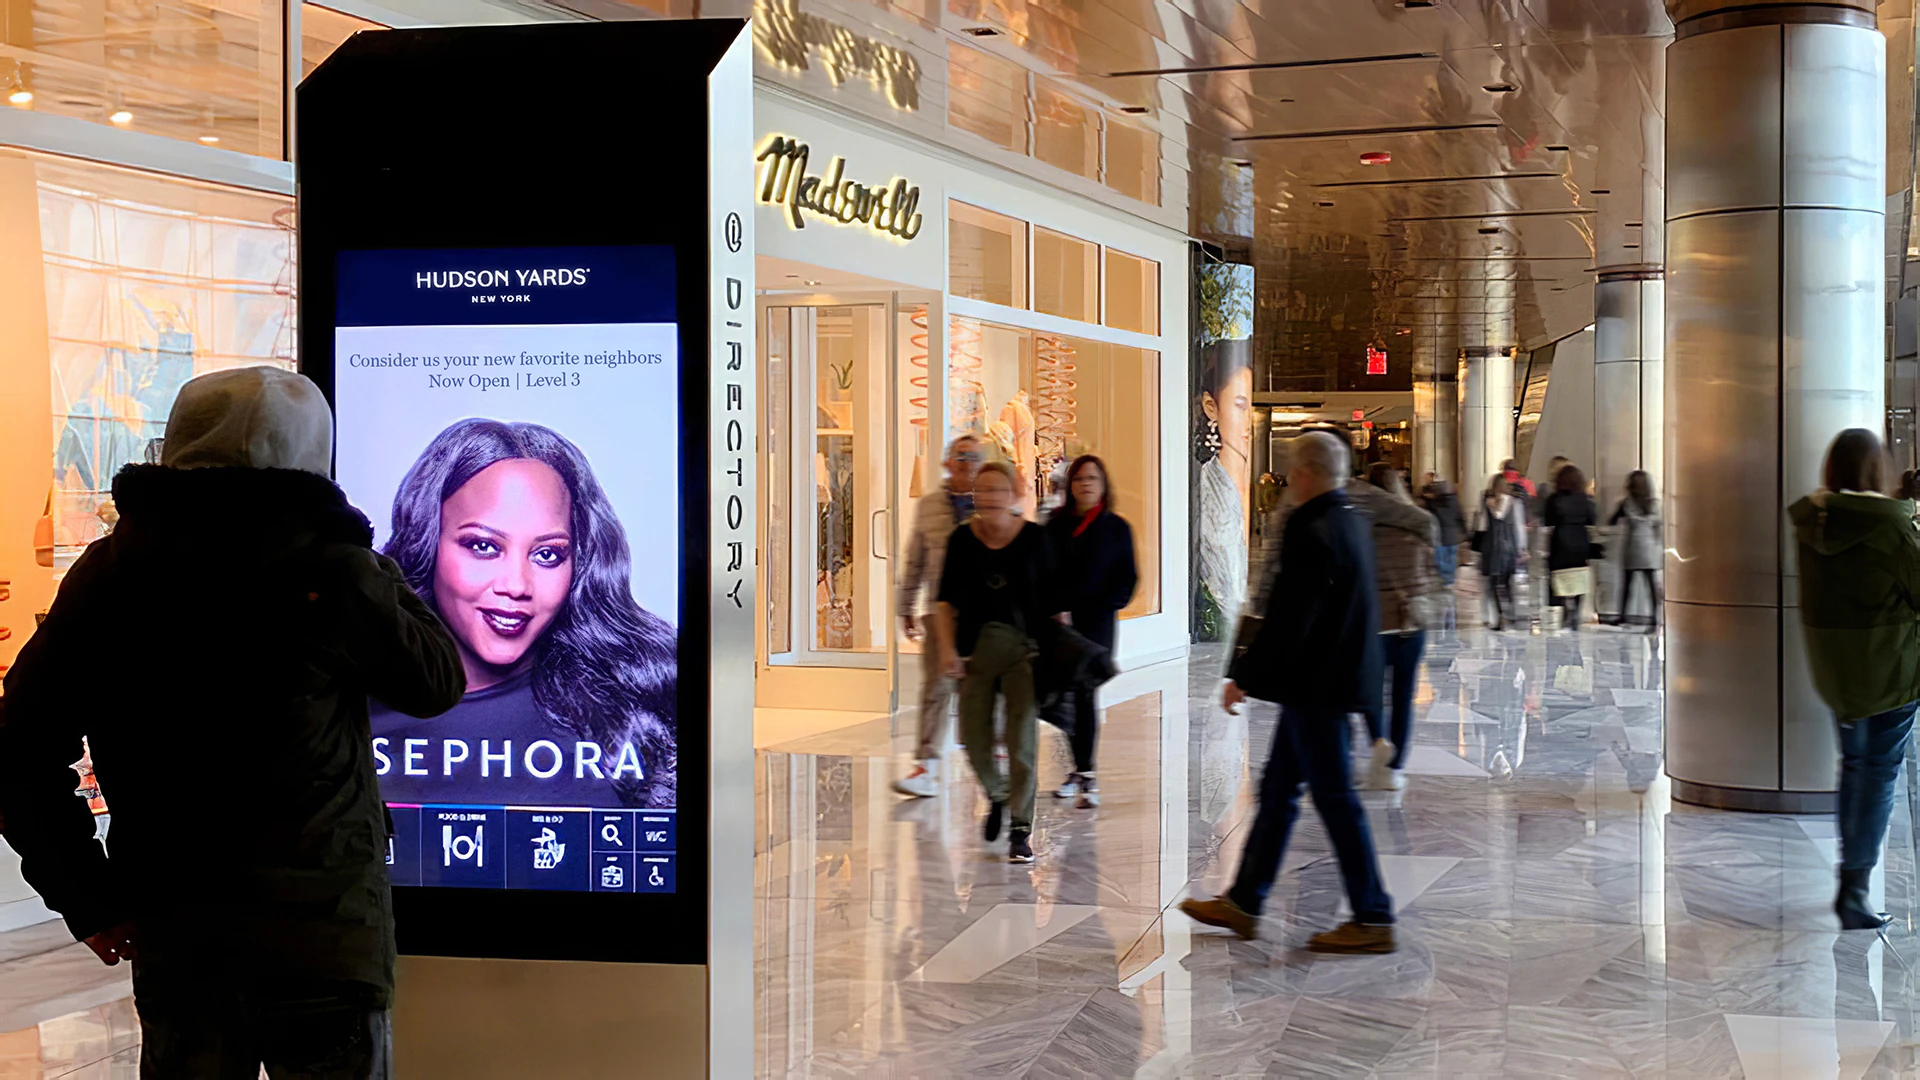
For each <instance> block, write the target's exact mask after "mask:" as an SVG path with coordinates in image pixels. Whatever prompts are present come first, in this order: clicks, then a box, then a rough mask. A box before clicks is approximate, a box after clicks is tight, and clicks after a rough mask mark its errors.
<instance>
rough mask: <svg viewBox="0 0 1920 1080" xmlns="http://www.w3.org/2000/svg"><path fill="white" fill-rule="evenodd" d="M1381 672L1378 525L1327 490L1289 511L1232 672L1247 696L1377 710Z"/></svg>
mask: <svg viewBox="0 0 1920 1080" xmlns="http://www.w3.org/2000/svg"><path fill="white" fill-rule="evenodd" d="M1381 673H1382V663H1381V653H1380V610H1379V598H1378V596H1377V595H1376V593H1375V590H1374V582H1373V526H1372V523H1371V522H1369V521H1368V520H1367V519H1366V517H1365V516H1364V515H1363V514H1361V513H1360V511H1358V510H1356V509H1354V507H1353V504H1352V503H1351V502H1350V501H1348V499H1347V495H1346V492H1344V491H1329V492H1327V493H1326V494H1323V495H1320V496H1317V497H1315V498H1313V499H1310V500H1308V501H1307V502H1305V503H1303V504H1301V505H1300V506H1298V507H1296V508H1295V509H1294V511H1293V512H1292V513H1291V514H1289V515H1287V528H1286V535H1285V536H1284V537H1282V539H1281V542H1280V572H1279V574H1278V575H1277V576H1276V577H1275V578H1274V580H1273V584H1272V586H1271V587H1270V588H1269V589H1268V590H1267V609H1266V615H1265V618H1264V619H1263V620H1262V622H1261V625H1260V630H1259V633H1258V634H1257V636H1255V637H1254V639H1253V644H1252V645H1251V646H1250V647H1248V649H1247V651H1246V652H1245V653H1243V654H1241V655H1240V656H1239V657H1238V658H1237V659H1235V660H1234V661H1233V664H1232V666H1231V667H1230V668H1229V670H1228V676H1229V677H1230V678H1232V679H1233V681H1234V682H1235V683H1238V684H1239V686H1240V689H1242V690H1244V691H1246V693H1247V695H1248V696H1249V697H1256V698H1260V699H1262V700H1265V701H1273V702H1278V703H1279V704H1281V705H1291V706H1296V707H1301V708H1309V709H1323V710H1338V711H1342V712H1365V711H1367V710H1368V709H1377V708H1379V705H1380V679H1381Z"/></svg>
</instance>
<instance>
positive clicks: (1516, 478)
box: [1500, 458, 1567, 500]
mask: <svg viewBox="0 0 1920 1080" xmlns="http://www.w3.org/2000/svg"><path fill="white" fill-rule="evenodd" d="M1555 460H1556V461H1558V462H1560V463H1561V464H1565V463H1566V460H1567V459H1566V458H1556V459H1555ZM1500 479H1501V481H1502V482H1504V483H1505V484H1506V485H1507V490H1508V491H1510V492H1512V493H1513V494H1515V495H1517V496H1519V497H1521V498H1523V499H1529V500H1531V499H1532V498H1533V497H1534V496H1535V495H1537V494H1538V492H1536V491H1535V490H1534V487H1533V481H1532V480H1529V479H1527V474H1526V473H1523V472H1521V471H1520V463H1519V462H1517V461H1515V460H1514V459H1512V458H1508V459H1507V460H1505V461H1503V462H1501V463H1500Z"/></svg>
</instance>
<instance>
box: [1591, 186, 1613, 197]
mask: <svg viewBox="0 0 1920 1080" xmlns="http://www.w3.org/2000/svg"><path fill="white" fill-rule="evenodd" d="M1587 194H1589V195H1611V194H1613V190H1612V189H1611V188H1603V187H1597V188H1593V189H1591V190H1589V191H1588V192H1587Z"/></svg>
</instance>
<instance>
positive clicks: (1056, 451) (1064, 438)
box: [947, 318, 1160, 618]
mask: <svg viewBox="0 0 1920 1080" xmlns="http://www.w3.org/2000/svg"><path fill="white" fill-rule="evenodd" d="M948 340H949V343H950V344H949V355H948V363H947V370H948V384H947V398H948V402H949V410H948V412H949V417H950V420H951V423H952V426H953V429H954V431H955V433H958V432H972V433H973V434H975V435H979V436H981V437H982V438H983V439H985V440H986V442H987V444H988V456H989V457H990V458H997V459H999V460H1002V461H1005V462H1006V463H1007V464H1008V465H1009V466H1011V467H1012V468H1013V469H1014V471H1015V472H1016V473H1017V474H1018V478H1019V482H1018V488H1017V491H1016V506H1017V508H1018V509H1019V510H1020V511H1021V512H1022V513H1023V514H1026V515H1027V516H1029V517H1032V518H1035V519H1041V518H1044V517H1046V516H1047V515H1048V514H1049V513H1051V512H1052V511H1054V510H1055V509H1057V508H1058V507H1060V506H1061V505H1063V504H1064V503H1065V502H1067V501H1068V499H1069V496H1068V493H1067V492H1066V490H1065V484H1066V466H1067V464H1068V463H1070V462H1071V461H1072V460H1073V459H1074V458H1076V457H1078V456H1079V455H1081V454H1098V455H1100V456H1101V457H1102V458H1104V459H1105V460H1106V461H1107V463H1108V465H1109V467H1110V468H1111V469H1112V477H1111V483H1112V487H1113V490H1114V493H1115V495H1116V496H1117V498H1118V499H1119V500H1120V503H1121V505H1123V506H1125V507H1126V508H1127V509H1126V513H1127V514H1128V516H1129V517H1130V519H1131V520H1132V521H1133V523H1134V525H1135V527H1136V528H1137V529H1138V530H1139V536H1138V538H1137V539H1138V543H1139V546H1140V551H1141V557H1140V564H1141V583H1140V589H1139V591H1138V592H1137V593H1136V594H1135V596H1134V598H1133V602H1132V603H1130V604H1129V605H1128V606H1127V607H1126V609H1125V610H1123V611H1122V612H1121V617H1122V618H1130V617H1133V616H1137V615H1147V614H1152V613H1154V612H1157V611H1159V610H1160V589H1159V554H1158V553H1159V543H1158V539H1157V537H1158V532H1159V527H1160V524H1159V522H1160V511H1159V502H1160V482H1159V470H1160V457H1159V439H1158V437H1157V433H1158V431H1159V430H1160V415H1159V405H1160V400H1159V378H1160V375H1159V370H1160V356H1159V354H1158V353H1156V352H1153V351H1151V350H1148V349H1140V348H1135V347H1133V346H1129V345H1120V344H1115V343H1111V342H1103V341H1095V340H1091V339H1087V338H1078V337H1069V336H1067V335H1064V334H1052V333H1042V332H1039V331H1035V330H1028V329H1022V328H1019V327H1013V326H1004V325H1001V324H998V323H990V322H982V321H979V320H974V319H966V318H955V319H952V320H951V321H950V330H949V334H948Z"/></svg>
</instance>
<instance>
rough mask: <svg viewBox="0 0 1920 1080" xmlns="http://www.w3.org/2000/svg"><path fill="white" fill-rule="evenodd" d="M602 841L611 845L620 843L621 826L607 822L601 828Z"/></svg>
mask: <svg viewBox="0 0 1920 1080" xmlns="http://www.w3.org/2000/svg"><path fill="white" fill-rule="evenodd" d="M600 839H602V840H605V841H606V842H607V843H609V844H618V843H620V842H621V841H620V826H619V825H617V824H615V823H614V822H611V821H609V822H607V823H606V824H605V825H603V826H601V828H600Z"/></svg>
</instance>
